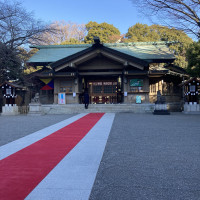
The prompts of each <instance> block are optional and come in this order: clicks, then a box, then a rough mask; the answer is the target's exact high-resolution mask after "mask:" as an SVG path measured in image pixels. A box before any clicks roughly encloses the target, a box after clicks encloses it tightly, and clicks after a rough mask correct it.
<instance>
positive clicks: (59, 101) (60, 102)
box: [58, 93, 65, 104]
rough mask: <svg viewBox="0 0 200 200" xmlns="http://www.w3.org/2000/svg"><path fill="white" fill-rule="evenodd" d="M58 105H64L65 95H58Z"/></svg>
mask: <svg viewBox="0 0 200 200" xmlns="http://www.w3.org/2000/svg"><path fill="white" fill-rule="evenodd" d="M58 104H65V93H58Z"/></svg>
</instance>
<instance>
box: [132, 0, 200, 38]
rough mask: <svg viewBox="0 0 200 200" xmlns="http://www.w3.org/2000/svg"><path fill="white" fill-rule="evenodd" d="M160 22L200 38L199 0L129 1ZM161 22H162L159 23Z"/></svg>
mask: <svg viewBox="0 0 200 200" xmlns="http://www.w3.org/2000/svg"><path fill="white" fill-rule="evenodd" d="M130 1H132V2H133V4H136V5H137V6H138V7H139V8H140V11H141V12H143V13H144V14H145V15H147V16H149V17H151V19H152V18H153V17H154V16H156V17H157V19H160V22H161V23H162V22H163V23H164V24H165V25H167V26H170V27H172V26H173V27H175V28H176V29H180V30H183V31H185V32H186V33H189V34H193V35H195V36H197V37H198V38H200V0H130ZM161 20H162V21H161Z"/></svg>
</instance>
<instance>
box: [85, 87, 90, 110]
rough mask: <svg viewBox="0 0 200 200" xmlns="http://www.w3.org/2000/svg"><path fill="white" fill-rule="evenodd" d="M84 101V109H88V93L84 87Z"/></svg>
mask: <svg viewBox="0 0 200 200" xmlns="http://www.w3.org/2000/svg"><path fill="white" fill-rule="evenodd" d="M84 103H85V109H88V105H89V94H88V90H87V89H86V90H85V92H84Z"/></svg>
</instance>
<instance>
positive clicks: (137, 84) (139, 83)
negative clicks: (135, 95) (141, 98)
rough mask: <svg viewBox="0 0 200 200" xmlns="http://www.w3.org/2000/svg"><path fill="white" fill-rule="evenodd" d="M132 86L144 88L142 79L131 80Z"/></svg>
mask: <svg viewBox="0 0 200 200" xmlns="http://www.w3.org/2000/svg"><path fill="white" fill-rule="evenodd" d="M130 86H132V87H141V86H143V80H142V79H131V80H130Z"/></svg>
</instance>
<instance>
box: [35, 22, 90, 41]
mask: <svg viewBox="0 0 200 200" xmlns="http://www.w3.org/2000/svg"><path fill="white" fill-rule="evenodd" d="M50 28H51V29H52V30H54V31H53V32H52V31H51V32H45V33H41V34H40V40H39V41H38V40H34V39H33V40H32V43H34V44H43V45H50V44H61V43H63V42H66V41H69V40H70V39H72V38H73V39H75V40H77V41H79V42H83V40H84V37H85V36H86V32H87V30H86V27H85V25H84V24H77V23H73V22H65V21H55V22H53V23H52V24H51V25H50Z"/></svg>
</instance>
